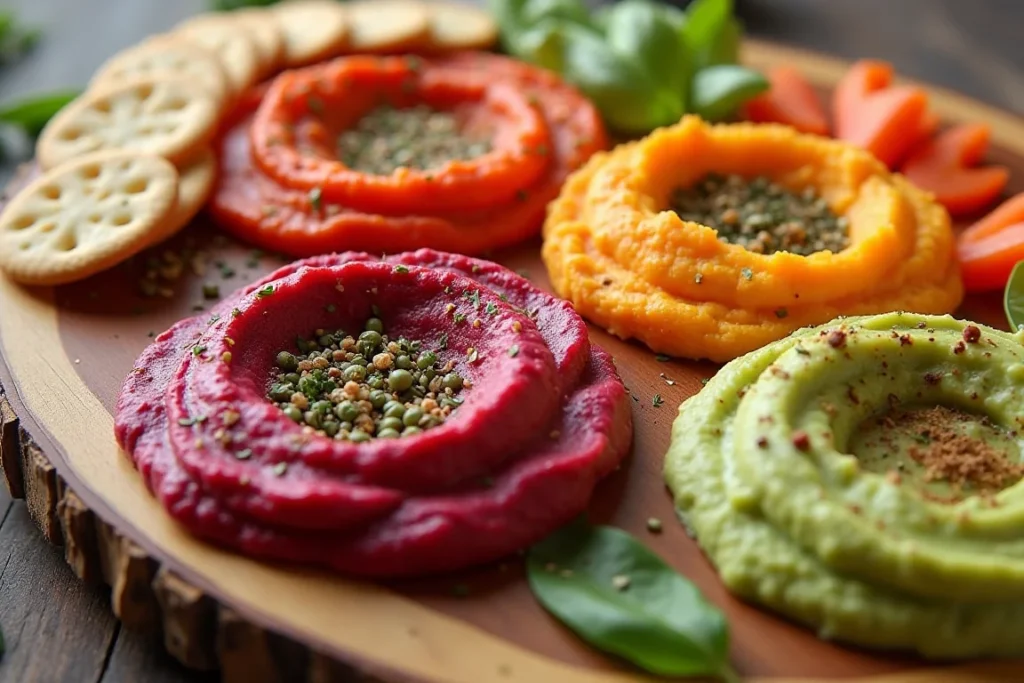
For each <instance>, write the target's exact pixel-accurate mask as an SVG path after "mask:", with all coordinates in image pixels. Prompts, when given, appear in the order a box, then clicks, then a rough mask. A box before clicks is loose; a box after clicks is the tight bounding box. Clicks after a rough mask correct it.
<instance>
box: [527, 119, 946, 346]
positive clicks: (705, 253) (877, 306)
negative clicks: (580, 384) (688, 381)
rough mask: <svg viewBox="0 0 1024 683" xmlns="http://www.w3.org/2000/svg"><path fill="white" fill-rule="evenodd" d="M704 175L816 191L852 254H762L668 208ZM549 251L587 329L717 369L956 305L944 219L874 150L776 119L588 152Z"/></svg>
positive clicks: (549, 228)
mask: <svg viewBox="0 0 1024 683" xmlns="http://www.w3.org/2000/svg"><path fill="white" fill-rule="evenodd" d="M709 172H715V173H719V174H738V175H741V176H744V177H753V176H761V175H765V176H768V177H769V178H771V179H772V180H774V181H775V182H776V183H778V184H780V185H782V186H783V187H787V188H789V189H790V190H792V191H801V190H803V189H806V188H808V187H811V188H814V189H815V190H816V191H817V193H818V194H819V195H820V196H822V197H823V198H824V199H825V200H826V202H828V204H829V205H830V207H831V208H832V209H833V211H835V212H836V213H838V214H840V215H842V216H845V217H846V218H847V220H848V223H849V225H850V228H849V234H850V241H851V244H850V246H849V247H848V248H847V249H844V250H843V251H841V252H839V253H835V254H834V253H831V252H828V251H821V252H816V253H814V254H811V255H809V256H801V255H798V254H793V253H787V252H777V253H774V254H770V255H763V254H758V253H754V252H752V251H749V250H747V249H744V248H743V247H741V246H739V245H735V244H729V243H725V242H723V241H721V240H720V239H719V238H718V234H717V233H716V232H715V231H714V230H713V229H711V228H709V227H706V226H703V225H700V224H698V223H693V222H688V221H684V220H682V219H681V218H680V217H679V216H678V214H676V213H675V212H674V211H671V210H665V208H664V207H667V206H668V202H669V197H670V196H671V193H672V192H673V190H675V189H676V188H678V187H685V186H687V185H689V184H692V183H693V182H696V181H698V180H699V179H700V178H702V177H703V176H705V175H706V174H707V173H709ZM542 256H543V259H544V262H545V264H546V266H547V269H548V273H549V275H550V277H551V282H552V285H553V286H554V288H555V291H556V292H558V293H559V294H560V295H561V296H563V297H565V298H567V299H569V300H570V301H572V302H573V305H574V306H575V307H576V310H577V311H579V312H580V313H581V314H582V315H583V316H584V317H586V318H588V319H590V320H591V321H592V322H594V323H596V324H598V325H601V326H603V327H605V328H606V329H607V330H609V331H610V332H611V333H612V334H615V335H618V336H620V337H622V338H627V339H628V338H636V339H639V340H640V341H642V342H643V343H645V344H647V345H648V346H649V347H650V348H651V349H653V350H655V351H658V352H661V353H666V354H669V355H673V356H681V357H690V358H708V359H711V360H715V361H724V360H728V359H731V358H735V357H736V356H739V355H742V354H744V353H746V352H748V351H751V350H753V349H756V348H758V347H760V346H763V345H764V344H766V343H769V342H771V341H774V340H776V339H779V338H781V337H784V336H785V335H787V334H789V333H790V332H792V331H793V330H795V329H798V328H800V327H804V326H807V325H814V324H819V323H822V322H826V321H828V320H831V319H832V318H834V317H836V316H839V315H861V314H869V313H881V312H887V311H892V310H907V311H915V312H921V313H946V312H950V311H952V310H954V309H955V308H956V307H957V305H959V303H960V300H961V298H962V296H963V288H962V285H961V282H960V278H959V274H958V271H957V264H956V260H955V258H954V256H955V241H954V238H953V232H952V228H951V226H950V219H949V214H948V213H947V212H946V211H945V210H944V209H943V208H942V207H941V206H939V205H938V204H937V203H935V202H934V201H933V200H932V199H931V198H930V196H929V195H928V194H927V193H925V192H923V191H921V190H919V189H917V188H916V187H914V186H913V185H912V184H911V183H910V182H908V181H907V180H906V179H905V178H903V177H902V176H900V175H896V174H892V173H890V172H889V171H888V170H887V169H886V167H885V166H884V165H883V164H882V163H881V162H880V161H879V160H878V159H876V158H875V157H873V156H872V155H871V154H869V153H867V152H866V151H864V150H861V149H859V148H856V147H854V146H852V145H849V144H846V143H843V142H840V141H837V140H831V139H826V138H822V137H819V136H811V135H805V134H800V133H797V132H796V131H794V130H793V129H792V128H789V127H785V126H779V125H771V124H750V123H741V124H730V125H715V126H712V125H708V124H705V123H704V122H702V121H701V120H700V119H698V118H696V117H685V118H684V119H683V120H682V121H681V122H680V123H679V124H676V125H675V126H670V127H667V128H662V129H659V130H657V131H655V132H654V133H652V134H651V135H649V136H648V137H646V138H644V139H643V140H640V141H638V142H636V143H630V144H626V145H621V146H619V147H618V148H616V149H615V150H613V151H612V152H610V153H602V154H598V155H595V156H594V157H593V158H592V159H591V160H590V161H589V162H588V163H587V165H586V166H584V167H583V168H582V169H581V170H579V171H577V172H576V173H574V174H573V175H572V176H571V177H570V179H569V180H568V181H567V183H566V184H565V186H564V187H563V189H562V193H561V194H560V196H559V198H558V199H557V200H556V201H554V202H552V204H551V207H550V208H549V212H548V219H547V221H546V222H545V225H544V246H543V249H542Z"/></svg>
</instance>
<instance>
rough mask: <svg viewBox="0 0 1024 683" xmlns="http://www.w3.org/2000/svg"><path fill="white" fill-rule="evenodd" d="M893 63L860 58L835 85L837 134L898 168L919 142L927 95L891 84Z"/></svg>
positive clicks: (834, 104) (834, 107)
mask: <svg viewBox="0 0 1024 683" xmlns="http://www.w3.org/2000/svg"><path fill="white" fill-rule="evenodd" d="M892 77H893V69H892V65H890V64H887V63H885V62H878V61H872V60H861V61H859V62H856V63H855V64H853V65H852V66H851V67H850V69H849V70H848V71H847V72H846V74H845V75H844V76H843V78H842V79H841V80H840V81H839V83H838V84H837V85H836V89H835V93H834V94H833V100H832V109H833V116H834V118H835V121H834V123H835V136H836V137H837V138H838V139H840V140H845V141H847V142H850V143H852V144H854V145H857V146H858V147H862V148H863V149H866V150H868V151H869V152H871V153H872V154H874V155H875V156H876V157H878V158H879V159H880V160H881V161H882V162H883V163H885V165H886V166H888V167H889V168H892V169H895V168H896V167H897V165H898V164H899V163H900V162H901V161H903V160H904V159H905V158H906V156H907V154H908V153H909V152H910V149H911V147H912V146H913V145H914V143H915V142H917V140H918V138H917V136H916V135H908V134H907V131H918V130H921V129H922V127H923V126H922V121H923V120H924V118H925V113H926V110H927V107H928V96H927V95H926V94H925V92H924V91H923V90H922V89H920V88H914V87H908V86H893V85H892Z"/></svg>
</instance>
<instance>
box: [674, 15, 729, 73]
mask: <svg viewBox="0 0 1024 683" xmlns="http://www.w3.org/2000/svg"><path fill="white" fill-rule="evenodd" d="M731 18H732V0H695V1H694V2H693V4H691V5H690V6H689V7H688V8H687V10H686V23H684V24H683V27H682V33H683V39H684V40H686V43H687V44H688V45H689V46H690V51H691V52H692V53H693V56H694V64H696V65H697V68H698V69H699V68H703V67H705V66H710V65H711V64H713V63H715V62H713V61H712V55H713V54H714V53H715V48H716V46H717V44H718V41H719V38H720V37H721V36H722V32H723V30H724V28H725V26H726V24H727V23H728V21H729V19H731Z"/></svg>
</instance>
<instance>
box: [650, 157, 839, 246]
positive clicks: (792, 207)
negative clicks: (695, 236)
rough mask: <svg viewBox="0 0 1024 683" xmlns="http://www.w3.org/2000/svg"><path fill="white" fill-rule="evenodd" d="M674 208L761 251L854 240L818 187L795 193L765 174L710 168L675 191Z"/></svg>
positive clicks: (730, 240)
mask: <svg viewBox="0 0 1024 683" xmlns="http://www.w3.org/2000/svg"><path fill="white" fill-rule="evenodd" d="M670 208H671V210H672V211H675V212H676V213H677V214H679V217H680V218H682V219H683V220H685V221H692V222H695V223H700V224H701V225H706V226H708V227H709V228H713V229H714V230H716V231H717V232H718V239H720V240H721V241H723V242H728V243H730V244H737V245H739V246H741V247H744V248H745V249H748V250H750V251H753V252H756V253H758V254H774V253H775V252H777V251H788V252H792V253H794V254H801V255H803V256H807V255H809V254H813V253H814V252H817V251H825V250H826V249H827V250H829V251H831V252H833V253H836V252H840V251H842V250H843V249H845V248H846V247H847V246H849V243H850V240H849V234H848V233H849V224H848V221H847V219H846V217H845V216H837V215H836V214H835V213H834V212H833V211H832V209H831V208H829V206H828V204H827V203H826V202H825V200H824V199H822V198H821V197H819V196H818V194H817V192H815V191H814V189H813V188H807V189H805V190H804V191H803V192H800V193H796V192H791V191H790V190H787V189H786V188H784V187H782V186H781V185H778V184H777V183H773V182H772V181H771V180H769V179H768V178H766V177H764V176H758V177H756V178H754V179H753V180H747V179H746V178H743V177H742V176H738V175H728V176H722V175H719V174H716V173H710V174H708V175H706V176H705V177H704V178H702V179H701V180H700V181H698V182H697V183H695V184H694V185H693V186H691V187H686V188H680V189H678V190H676V191H675V192H674V193H673V194H672V198H671V201H670Z"/></svg>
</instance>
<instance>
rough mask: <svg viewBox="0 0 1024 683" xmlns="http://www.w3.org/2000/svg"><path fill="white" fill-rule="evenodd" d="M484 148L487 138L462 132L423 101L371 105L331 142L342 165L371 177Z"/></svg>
mask: <svg viewBox="0 0 1024 683" xmlns="http://www.w3.org/2000/svg"><path fill="white" fill-rule="evenodd" d="M490 151H491V142H490V140H489V139H486V138H477V137H470V136H468V135H466V134H464V133H463V132H461V131H460V130H459V121H458V119H457V118H456V117H455V116H454V115H453V114H451V113H449V112H445V111H437V110H434V109H432V108H430V107H428V106H426V105H417V106H414V107H407V108H404V109H395V108H393V107H390V106H381V107H377V108H376V109H373V110H372V111H370V112H368V113H367V114H365V115H364V116H363V117H362V118H360V119H359V121H358V122H357V123H356V124H355V126H354V127H353V128H351V129H349V130H346V131H345V132H344V133H342V134H341V135H340V136H339V137H338V145H337V154H338V158H339V159H341V161H342V163H344V164H345V165H346V166H348V167H349V168H352V169H355V170H357V171H362V172H364V173H370V174H374V175H391V173H393V172H394V171H395V170H396V169H398V168H414V169H418V170H427V169H432V168H438V167H440V166H443V165H444V164H446V163H448V162H449V161H455V160H468V159H474V158H476V157H479V156H482V155H484V154H487V153H488V152H490Z"/></svg>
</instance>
